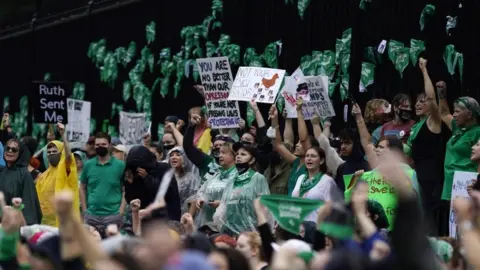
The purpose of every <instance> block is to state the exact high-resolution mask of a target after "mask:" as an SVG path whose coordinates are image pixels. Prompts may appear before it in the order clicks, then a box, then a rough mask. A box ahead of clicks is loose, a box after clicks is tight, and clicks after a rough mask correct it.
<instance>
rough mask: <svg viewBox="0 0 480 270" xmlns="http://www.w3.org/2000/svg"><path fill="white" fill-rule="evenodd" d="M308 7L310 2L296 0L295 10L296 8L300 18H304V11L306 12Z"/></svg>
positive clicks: (308, 0)
mask: <svg viewBox="0 0 480 270" xmlns="http://www.w3.org/2000/svg"><path fill="white" fill-rule="evenodd" d="M309 5H310V0H298V4H297V8H298V15H299V16H300V18H302V20H303V17H304V16H305V11H306V10H307V8H308V6H309Z"/></svg>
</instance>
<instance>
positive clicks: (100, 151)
mask: <svg viewBox="0 0 480 270" xmlns="http://www.w3.org/2000/svg"><path fill="white" fill-rule="evenodd" d="M95 152H96V153H97V155H98V156H99V157H104V156H106V155H107V154H108V148H107V147H103V146H99V147H97V148H95Z"/></svg>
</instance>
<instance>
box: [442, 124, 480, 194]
mask: <svg viewBox="0 0 480 270" xmlns="http://www.w3.org/2000/svg"><path fill="white" fill-rule="evenodd" d="M479 139H480V126H478V125H475V126H471V127H466V128H459V127H457V125H456V123H455V120H452V137H451V138H450V140H448V142H447V148H446V153H445V163H444V168H445V178H444V182H443V192H442V200H446V201H449V200H450V199H451V197H452V184H453V175H454V174H455V171H462V172H475V171H477V166H478V165H477V164H476V163H475V162H472V161H471V160H470V156H471V155H472V146H473V145H475V144H476V143H477V142H478V140H479Z"/></svg>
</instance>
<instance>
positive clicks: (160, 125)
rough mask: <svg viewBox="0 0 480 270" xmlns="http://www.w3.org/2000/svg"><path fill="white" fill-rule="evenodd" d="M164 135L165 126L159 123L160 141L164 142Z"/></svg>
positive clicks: (158, 133)
mask: <svg viewBox="0 0 480 270" xmlns="http://www.w3.org/2000/svg"><path fill="white" fill-rule="evenodd" d="M163 134H165V125H164V124H162V123H159V124H158V128H157V135H158V139H159V140H162V138H163Z"/></svg>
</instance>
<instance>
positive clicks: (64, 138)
mask: <svg viewBox="0 0 480 270" xmlns="http://www.w3.org/2000/svg"><path fill="white" fill-rule="evenodd" d="M57 130H58V132H60V136H61V137H62V141H63V150H64V151H65V162H67V164H70V162H72V150H71V149H70V144H69V143H68V140H67V135H66V132H65V125H63V124H62V123H57ZM66 168H67V170H68V169H70V166H69V165H67V166H66ZM67 173H68V172H67Z"/></svg>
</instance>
